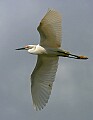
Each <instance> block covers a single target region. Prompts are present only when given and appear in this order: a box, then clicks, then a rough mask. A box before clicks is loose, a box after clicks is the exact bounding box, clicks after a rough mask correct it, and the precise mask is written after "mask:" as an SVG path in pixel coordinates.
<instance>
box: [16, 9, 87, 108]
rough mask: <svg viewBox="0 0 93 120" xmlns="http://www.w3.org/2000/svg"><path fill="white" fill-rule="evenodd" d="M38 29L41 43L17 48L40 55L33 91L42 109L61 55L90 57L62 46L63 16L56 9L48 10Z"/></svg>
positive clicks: (36, 101) (35, 102)
mask: <svg viewBox="0 0 93 120" xmlns="http://www.w3.org/2000/svg"><path fill="white" fill-rule="evenodd" d="M37 30H38V31H39V33H40V44H38V45H26V46H24V47H22V48H18V49H16V50H27V51H28V52H29V53H30V54H34V55H38V58H37V63H36V66H35V69H34V70H33V72H32V74H31V93H32V100H33V105H34V108H35V109H36V110H41V109H43V108H44V106H46V103H47V102H48V99H49V97H50V94H51V90H52V85H53V82H54V80H55V75H56V72H57V68H58V60H59V57H60V56H61V57H68V58H74V59H82V60H83V59H84V60H85V59H88V58H87V57H86V56H79V55H74V54H71V53H70V52H68V51H65V50H63V49H61V48H60V47H61V40H62V39H61V38H62V17H61V15H60V13H58V12H57V11H56V10H48V12H47V13H46V15H45V16H44V17H43V19H42V20H41V22H40V24H39V26H38V28H37Z"/></svg>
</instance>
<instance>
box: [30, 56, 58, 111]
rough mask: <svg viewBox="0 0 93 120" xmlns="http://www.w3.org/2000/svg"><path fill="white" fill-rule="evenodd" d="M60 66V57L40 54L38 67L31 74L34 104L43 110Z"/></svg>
mask: <svg viewBox="0 0 93 120" xmlns="http://www.w3.org/2000/svg"><path fill="white" fill-rule="evenodd" d="M57 67H58V57H47V56H42V55H38V60H37V64H36V67H35V69H34V71H33V73H32V75H31V93H32V100H33V105H34V107H35V108H36V110H41V109H43V107H44V106H45V105H46V103H47V102H48V99H49V96H50V94H51V90H52V84H53V82H54V79H55V75H56V71H57Z"/></svg>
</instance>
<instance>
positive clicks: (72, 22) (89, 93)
mask: <svg viewBox="0 0 93 120" xmlns="http://www.w3.org/2000/svg"><path fill="white" fill-rule="evenodd" d="M48 8H54V9H56V10H58V11H59V12H60V13H61V14H62V19H63V21H62V31H63V33H62V34H63V36H62V47H63V49H65V50H68V51H71V52H72V53H74V54H80V55H86V56H88V57H89V59H88V60H87V61H81V60H73V59H66V58H60V60H59V68H58V71H57V75H56V80H55V82H54V86H53V89H52V94H51V96H50V99H49V102H48V104H47V106H46V107H45V108H44V109H43V110H42V111H40V112H36V111H35V110H34V109H33V106H32V100H31V95H30V80H29V78H30V73H31V72H32V71H33V69H34V67H35V63H36V56H34V55H33V56H32V55H30V54H27V52H25V51H20V52H18V51H15V48H18V47H21V46H24V45H27V44H38V43H39V33H38V32H37V29H36V28H37V26H38V24H39V22H40V20H41V19H42V17H43V16H44V14H45V13H46V12H47V10H48ZM0 42H1V43H0V120H6V119H7V120H16V119H17V120H48V119H49V120H57V119H58V120H92V119H93V1H92V0H46V1H44V0H0Z"/></svg>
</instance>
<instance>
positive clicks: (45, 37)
mask: <svg viewBox="0 0 93 120" xmlns="http://www.w3.org/2000/svg"><path fill="white" fill-rule="evenodd" d="M37 30H38V31H39V33H40V37H41V39H40V45H41V46H45V47H51V48H59V47H61V38H62V37H61V36H62V19H61V15H60V14H59V13H58V12H57V11H55V10H49V11H48V12H47V13H46V15H45V16H44V18H43V19H42V20H41V22H40V24H39V26H38V28H37Z"/></svg>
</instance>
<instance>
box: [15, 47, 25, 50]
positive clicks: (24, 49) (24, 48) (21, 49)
mask: <svg viewBox="0 0 93 120" xmlns="http://www.w3.org/2000/svg"><path fill="white" fill-rule="evenodd" d="M15 50H25V47H23V48H17V49H15Z"/></svg>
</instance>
